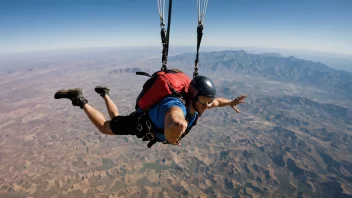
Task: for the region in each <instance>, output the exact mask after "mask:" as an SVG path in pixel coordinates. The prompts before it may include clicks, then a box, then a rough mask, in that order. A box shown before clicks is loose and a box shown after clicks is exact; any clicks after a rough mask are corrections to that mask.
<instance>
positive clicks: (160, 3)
mask: <svg viewBox="0 0 352 198" xmlns="http://www.w3.org/2000/svg"><path fill="white" fill-rule="evenodd" d="M156 2H157V4H158V10H159V16H160V26H164V25H165V23H164V7H165V0H156Z"/></svg>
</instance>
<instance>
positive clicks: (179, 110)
mask: <svg viewBox="0 0 352 198" xmlns="http://www.w3.org/2000/svg"><path fill="white" fill-rule="evenodd" d="M95 91H96V92H97V93H98V94H100V96H101V97H102V98H104V100H105V104H106V107H107V109H108V113H109V115H110V118H111V120H107V119H106V118H105V117H104V115H103V114H102V113H101V112H100V111H98V110H97V109H95V108H94V107H92V106H91V105H89V104H88V100H87V99H86V98H85V97H83V95H82V90H81V89H80V88H74V89H62V90H59V91H57V92H56V93H55V96H54V98H55V99H62V98H66V99H70V100H71V101H72V105H73V106H79V107H80V108H81V109H83V110H84V111H85V113H86V115H87V116H88V118H89V119H90V120H91V122H92V123H93V124H94V125H95V126H96V127H97V129H98V130H99V131H100V132H101V133H103V134H108V135H136V136H137V137H139V138H145V136H144V135H145V134H147V133H150V132H153V133H152V135H153V137H152V139H153V141H154V142H153V143H152V144H154V143H155V142H167V143H169V144H173V145H177V144H179V140H180V138H182V137H183V136H184V135H185V134H187V133H188V132H189V130H190V128H192V126H194V125H195V124H196V122H197V119H198V117H199V116H200V115H201V114H202V113H204V111H206V110H207V109H211V108H214V107H225V106H230V107H232V108H233V109H234V110H235V111H236V112H237V113H239V112H240V111H239V110H238V109H237V105H238V104H241V103H245V101H244V99H245V98H246V96H247V95H241V96H239V97H237V98H235V99H233V100H229V99H225V98H219V97H216V88H215V85H214V83H213V82H212V80H211V79H209V78H207V77H205V76H197V77H195V78H193V79H192V81H191V83H190V86H189V90H188V98H187V99H188V101H186V103H184V102H183V101H182V100H180V99H179V98H176V97H165V98H164V99H162V100H161V101H160V102H159V103H158V104H156V105H154V106H153V107H151V108H150V109H149V111H148V113H147V114H148V116H144V117H147V118H143V119H146V120H141V117H140V116H139V115H140V114H139V113H140V112H138V110H137V111H136V112H133V113H131V114H130V115H120V113H119V111H118V108H117V107H116V105H115V103H114V102H113V101H112V100H111V98H110V96H109V91H110V89H109V88H107V87H103V86H97V87H95ZM186 105H187V106H186ZM148 140H150V139H148ZM152 144H151V145H152ZM148 147H150V146H148Z"/></svg>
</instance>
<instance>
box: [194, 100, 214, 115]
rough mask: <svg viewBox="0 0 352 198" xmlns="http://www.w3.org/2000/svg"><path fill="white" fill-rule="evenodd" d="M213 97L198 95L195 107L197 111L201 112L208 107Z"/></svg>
mask: <svg viewBox="0 0 352 198" xmlns="http://www.w3.org/2000/svg"><path fill="white" fill-rule="evenodd" d="M213 101H214V98H209V97H205V96H200V97H199V98H198V100H197V102H196V108H197V110H198V111H199V113H203V112H204V111H205V110H206V109H208V107H210V106H211V104H212V103H213Z"/></svg>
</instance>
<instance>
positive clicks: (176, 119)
mask: <svg viewBox="0 0 352 198" xmlns="http://www.w3.org/2000/svg"><path fill="white" fill-rule="evenodd" d="M186 129H187V121H186V120H185V117H184V115H183V111H182V109H181V108H179V107H171V108H170V109H169V110H168V112H167V113H166V116H165V120H164V134H165V139H166V140H167V141H168V142H169V143H170V144H177V140H178V139H179V138H180V137H181V135H182V134H183V133H184V132H185V131H186Z"/></svg>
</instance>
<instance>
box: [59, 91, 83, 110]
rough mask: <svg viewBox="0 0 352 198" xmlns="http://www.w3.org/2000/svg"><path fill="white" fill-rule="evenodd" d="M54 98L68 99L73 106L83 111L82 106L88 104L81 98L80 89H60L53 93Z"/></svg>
mask: <svg viewBox="0 0 352 198" xmlns="http://www.w3.org/2000/svg"><path fill="white" fill-rule="evenodd" d="M54 98H55V99H63V98H66V99H69V100H71V101H72V105H73V106H79V107H80V108H81V109H83V106H84V105H85V104H87V103H88V100H87V99H85V98H84V97H83V95H82V90H81V89H80V88H74V89H61V90H59V91H57V92H56V93H55V95H54Z"/></svg>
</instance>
